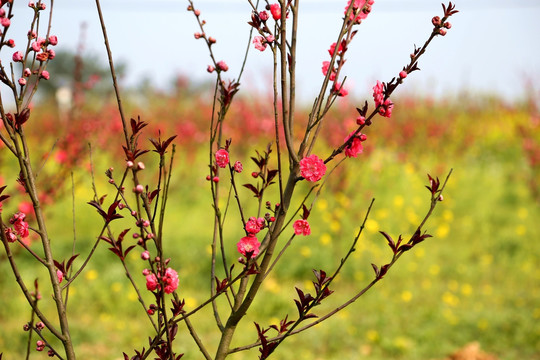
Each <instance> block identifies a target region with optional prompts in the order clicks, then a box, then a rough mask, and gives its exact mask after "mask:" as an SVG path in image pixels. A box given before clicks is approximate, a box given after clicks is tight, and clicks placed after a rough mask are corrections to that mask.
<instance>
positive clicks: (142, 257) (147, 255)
mask: <svg viewBox="0 0 540 360" xmlns="http://www.w3.org/2000/svg"><path fill="white" fill-rule="evenodd" d="M141 259H143V260H148V259H150V253H149V252H148V250H145V251H143V252H142V253H141Z"/></svg>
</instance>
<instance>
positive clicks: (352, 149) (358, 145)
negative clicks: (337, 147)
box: [345, 131, 367, 158]
mask: <svg viewBox="0 0 540 360" xmlns="http://www.w3.org/2000/svg"><path fill="white" fill-rule="evenodd" d="M355 133H356V131H353V132H351V133H350V134H349V135H348V136H347V137H346V138H345V143H346V144H348V145H347V146H345V156H347V157H349V158H351V157H354V158H355V157H357V156H358V154H361V153H362V152H363V151H364V147H363V146H362V142H363V141H366V140H367V136H366V135H365V134H361V133H358V134H355ZM351 137H352V140H351Z"/></svg>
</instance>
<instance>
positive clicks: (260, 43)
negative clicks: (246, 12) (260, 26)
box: [253, 36, 268, 51]
mask: <svg viewBox="0 0 540 360" xmlns="http://www.w3.org/2000/svg"><path fill="white" fill-rule="evenodd" d="M253 44H254V45H255V49H257V50H259V51H264V50H266V46H267V45H268V44H267V43H265V42H264V38H263V37H262V36H255V37H254V38H253Z"/></svg>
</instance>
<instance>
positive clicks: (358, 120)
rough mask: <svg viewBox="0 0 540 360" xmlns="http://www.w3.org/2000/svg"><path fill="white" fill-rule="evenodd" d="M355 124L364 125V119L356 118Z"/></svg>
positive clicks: (361, 117)
mask: <svg viewBox="0 0 540 360" xmlns="http://www.w3.org/2000/svg"><path fill="white" fill-rule="evenodd" d="M356 123H357V124H358V125H364V124H365V123H366V118H365V117H363V116H359V117H357V118H356Z"/></svg>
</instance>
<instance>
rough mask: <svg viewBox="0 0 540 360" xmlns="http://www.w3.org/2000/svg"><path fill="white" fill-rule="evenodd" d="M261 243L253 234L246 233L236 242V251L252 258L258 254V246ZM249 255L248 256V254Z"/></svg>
mask: <svg viewBox="0 0 540 360" xmlns="http://www.w3.org/2000/svg"><path fill="white" fill-rule="evenodd" d="M260 246H261V244H260V243H259V240H257V238H256V237H255V235H252V234H250V235H248V236H244V237H243V238H241V239H240V241H239V242H238V243H237V244H236V247H237V249H238V252H239V253H240V254H242V255H244V256H245V257H250V258H253V257H255V256H257V255H259V247H260ZM248 255H249V256H248Z"/></svg>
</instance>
